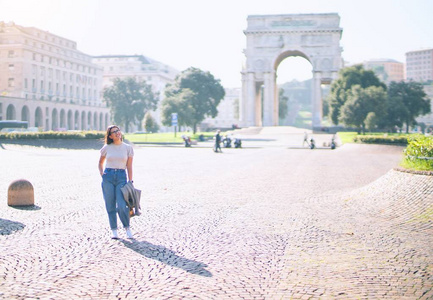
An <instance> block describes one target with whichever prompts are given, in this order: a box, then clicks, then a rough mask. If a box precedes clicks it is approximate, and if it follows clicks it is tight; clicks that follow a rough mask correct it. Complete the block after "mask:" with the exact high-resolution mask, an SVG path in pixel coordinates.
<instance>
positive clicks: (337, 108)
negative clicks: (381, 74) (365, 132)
mask: <svg viewBox="0 0 433 300" xmlns="http://www.w3.org/2000/svg"><path fill="white" fill-rule="evenodd" d="M354 85H359V86H360V87H361V88H363V89H365V88H368V87H370V86H376V87H382V88H383V89H384V90H386V85H385V84H384V83H383V82H381V81H380V80H379V78H378V77H377V76H376V75H375V74H374V72H373V71H371V70H365V69H364V67H363V66H362V65H355V66H352V67H347V68H343V69H341V70H340V72H339V76H338V78H337V80H335V81H334V82H333V83H332V84H331V92H330V93H329V96H328V99H327V100H328V103H329V117H330V119H331V120H332V122H333V123H334V124H336V125H338V123H339V121H340V112H341V108H342V107H343V105H344V104H345V103H346V101H347V97H348V91H350V89H351V88H352V87H353V86H354Z"/></svg>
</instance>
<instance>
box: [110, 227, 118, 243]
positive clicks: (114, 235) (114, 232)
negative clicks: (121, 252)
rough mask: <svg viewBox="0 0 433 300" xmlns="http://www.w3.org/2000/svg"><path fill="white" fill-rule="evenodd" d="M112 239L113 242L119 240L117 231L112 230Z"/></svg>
mask: <svg viewBox="0 0 433 300" xmlns="http://www.w3.org/2000/svg"><path fill="white" fill-rule="evenodd" d="M111 232H112V233H111V238H112V239H113V240H117V239H118V238H119V235H118V234H117V229H113V230H111Z"/></svg>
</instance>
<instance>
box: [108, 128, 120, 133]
mask: <svg viewBox="0 0 433 300" xmlns="http://www.w3.org/2000/svg"><path fill="white" fill-rule="evenodd" d="M118 132H120V129H116V130H113V131H111V133H110V134H116V133H118Z"/></svg>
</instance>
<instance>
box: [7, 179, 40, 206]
mask: <svg viewBox="0 0 433 300" xmlns="http://www.w3.org/2000/svg"><path fill="white" fill-rule="evenodd" d="M8 205H9V206H29V205H35V193H34V190H33V185H32V184H31V183H30V182H29V181H27V180H25V179H18V180H15V181H13V182H12V183H11V184H10V185H9V188H8Z"/></svg>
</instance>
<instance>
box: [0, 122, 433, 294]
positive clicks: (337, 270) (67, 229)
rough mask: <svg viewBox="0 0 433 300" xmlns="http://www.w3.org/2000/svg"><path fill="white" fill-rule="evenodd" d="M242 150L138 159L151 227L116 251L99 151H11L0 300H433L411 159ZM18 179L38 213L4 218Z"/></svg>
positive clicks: (277, 138)
mask: <svg viewBox="0 0 433 300" xmlns="http://www.w3.org/2000/svg"><path fill="white" fill-rule="evenodd" d="M244 138H245V140H244V146H245V148H244V149H223V153H222V154H219V153H213V151H212V150H211V148H210V147H207V146H206V145H208V144H209V143H208V144H206V143H203V144H202V145H198V146H196V147H194V146H193V147H192V148H184V147H179V146H178V147H176V146H172V147H160V146H159V147H153V146H135V158H134V173H135V175H134V183H135V186H136V187H137V188H139V189H142V208H143V215H142V216H139V217H133V218H132V219H131V229H132V231H133V233H134V236H135V239H134V240H128V239H126V236H125V234H124V231H123V230H121V231H120V236H121V239H120V240H117V241H116V240H111V239H110V230H109V226H108V217H107V214H106V212H105V208H104V203H103V200H102V192H101V187H100V184H101V179H100V176H99V173H98V168H97V164H98V159H99V151H98V150H95V149H81V150H80V149H75V150H67V149H58V148H38V147H30V146H17V145H9V144H2V147H0V165H1V170H2V172H0V200H1V201H0V250H1V252H0V299H194V298H197V299H432V298H433V289H432V288H433V247H432V246H433V228H432V215H433V196H432V192H433V176H426V175H416V174H411V173H404V172H399V171H396V170H394V169H393V168H394V167H397V166H398V163H399V162H400V160H401V158H402V150H403V147H396V146H380V145H358V144H346V145H344V146H342V147H338V148H337V149H336V150H329V149H325V148H323V149H315V150H310V149H308V148H302V147H300V146H301V145H302V139H303V133H297V134H292V135H290V136H289V135H285V134H284V132H273V133H269V134H268V135H266V131H264V132H262V133H261V134H256V135H254V134H251V135H249V138H250V140H248V137H247V136H245V137H244ZM320 138H323V139H324V140H329V138H330V137H329V136H320V137H319V136H318V137H317V139H318V140H320ZM320 144H322V142H321V141H320ZM83 148H85V147H83ZM20 178H24V179H27V180H29V181H30V182H31V183H32V184H33V186H34V189H35V204H36V206H35V207H33V208H28V209H24V208H22V209H20V208H13V207H8V206H7V189H8V186H9V184H10V183H11V182H12V181H13V180H16V179H20ZM119 223H120V222H119Z"/></svg>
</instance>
